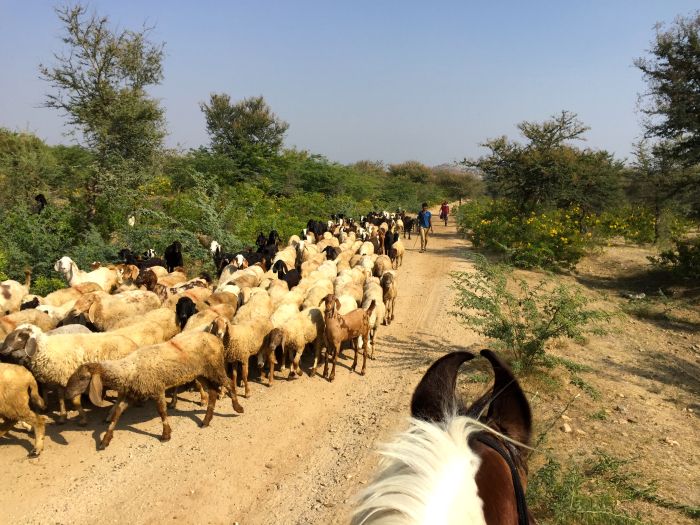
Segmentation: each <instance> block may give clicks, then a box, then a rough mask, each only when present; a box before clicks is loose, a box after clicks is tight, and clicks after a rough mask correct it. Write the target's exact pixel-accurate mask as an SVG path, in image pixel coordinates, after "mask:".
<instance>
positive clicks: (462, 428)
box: [351, 416, 486, 525]
mask: <svg viewBox="0 0 700 525" xmlns="http://www.w3.org/2000/svg"><path fill="white" fill-rule="evenodd" d="M484 427H485V425H484V424H483V423H480V422H478V421H476V420H474V419H471V418H468V417H464V416H453V417H449V418H447V420H446V421H445V422H443V423H432V422H427V421H423V420H420V419H416V418H411V419H410V426H409V428H408V430H406V431H405V432H403V433H401V434H399V435H398V436H397V438H396V439H395V440H394V441H393V442H392V443H388V444H386V445H384V446H383V447H382V448H381V449H380V453H381V455H382V456H383V457H382V461H381V463H380V472H379V474H378V475H377V477H376V478H375V480H374V481H373V482H372V483H371V484H369V485H368V486H367V487H366V488H365V489H364V490H363V491H362V492H361V493H360V494H359V495H358V496H357V499H356V502H355V503H356V504H355V508H354V510H353V516H352V522H351V523H352V524H353V525H363V524H366V525H370V524H372V525H374V524H382V525H409V524H410V525H419V524H425V525H428V524H441V525H442V524H444V525H452V524H455V525H456V524H465V523H468V524H472V525H485V523H486V521H485V519H484V513H483V502H482V501H481V498H480V497H479V494H478V489H477V486H476V473H477V471H478V470H479V465H480V464H481V459H480V458H479V456H478V455H477V454H476V453H475V452H474V451H472V450H471V448H469V443H468V439H469V435H470V434H471V433H473V432H478V431H481V430H484Z"/></svg>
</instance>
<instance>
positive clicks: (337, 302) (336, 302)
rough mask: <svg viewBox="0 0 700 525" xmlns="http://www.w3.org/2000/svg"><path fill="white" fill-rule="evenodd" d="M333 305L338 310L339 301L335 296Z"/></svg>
mask: <svg viewBox="0 0 700 525" xmlns="http://www.w3.org/2000/svg"><path fill="white" fill-rule="evenodd" d="M335 307H336V308H337V309H338V310H340V301H339V300H338V298H337V297H336V298H335Z"/></svg>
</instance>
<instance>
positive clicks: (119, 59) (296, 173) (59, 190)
mask: <svg viewBox="0 0 700 525" xmlns="http://www.w3.org/2000/svg"><path fill="white" fill-rule="evenodd" d="M57 14H58V16H59V18H60V19H61V21H62V23H63V27H64V34H63V35H62V37H63V39H64V40H63V41H64V43H65V45H64V47H63V48H62V49H59V50H58V51H57V53H56V55H55V58H54V60H53V62H52V63H49V64H44V65H41V66H40V67H39V73H40V75H41V76H42V78H44V79H45V80H46V82H47V87H48V88H49V94H48V96H47V98H46V100H45V101H44V102H45V106H46V107H47V108H48V109H47V111H49V110H55V111H58V112H60V113H61V114H62V115H64V116H65V118H66V122H67V128H66V131H67V133H68V134H69V135H70V137H71V139H72V140H71V141H72V142H73V144H72V145H59V146H50V145H47V144H46V143H44V142H43V141H42V140H41V139H40V138H38V137H37V136H35V135H33V134H31V133H26V132H15V131H11V130H7V129H0V277H2V278H3V279H5V278H13V279H23V277H22V276H23V271H24V269H25V268H31V269H32V271H33V274H34V275H33V288H34V289H33V292H35V293H41V294H45V293H48V292H50V291H51V290H52V289H54V288H56V287H58V286H62V282H61V281H59V280H58V279H57V277H58V276H57V275H56V274H55V273H54V272H53V264H54V262H55V261H56V260H57V259H59V258H60V257H62V256H64V255H69V256H70V257H71V258H73V259H74V260H75V261H76V262H77V263H78V265H79V266H80V267H81V268H84V267H86V266H87V265H88V264H90V263H91V262H92V261H103V262H110V261H113V260H115V258H116V254H117V252H118V251H119V250H120V249H121V248H125V247H128V248H130V249H131V250H133V251H135V252H142V251H145V250H146V249H148V248H154V249H155V250H156V251H157V252H159V253H162V251H163V249H164V248H165V247H166V246H167V245H169V244H170V243H171V242H172V241H173V240H176V239H177V240H179V241H180V242H181V243H182V245H183V249H184V251H185V257H186V258H187V259H188V261H189V262H190V263H195V264H194V265H195V267H196V266H198V265H201V267H202V268H203V269H205V270H209V271H212V270H213V266H211V262H210V259H211V258H210V256H209V254H208V251H207V248H208V245H207V243H206V242H205V241H206V240H207V239H211V238H214V239H216V240H217V241H218V242H220V243H221V244H222V245H223V246H224V247H225V248H226V249H227V250H231V251H233V250H237V249H240V248H242V247H244V246H250V245H252V244H253V241H254V239H255V237H256V236H257V234H258V233H259V232H261V231H264V232H265V233H267V232H268V231H269V230H270V229H273V228H274V229H277V230H278V232H279V233H280V235H281V236H282V238H283V239H286V238H287V237H288V236H289V235H291V234H292V233H300V231H301V229H302V228H303V227H305V225H306V222H307V221H308V219H309V218H315V219H322V220H323V219H329V218H330V215H331V214H336V213H342V214H345V215H349V216H353V217H356V218H359V216H360V215H362V214H366V213H367V212H369V211H372V210H380V211H381V210H390V211H395V210H396V209H397V208H401V209H406V210H407V211H408V212H416V211H417V208H418V207H419V206H420V203H421V202H423V201H428V202H431V203H433V202H438V201H440V200H442V199H444V198H448V199H451V200H457V199H459V198H468V197H473V196H475V195H476V194H477V193H478V192H479V191H481V190H480V188H481V183H480V181H479V180H478V179H476V178H474V177H473V176H472V175H470V174H469V173H468V172H467V171H465V170H463V169H458V168H455V167H449V166H448V167H442V168H440V167H438V168H431V167H428V166H425V165H423V164H421V163H419V162H416V161H407V162H403V163H398V164H390V165H385V164H383V163H382V162H375V161H361V162H356V163H354V164H352V165H343V164H339V163H337V162H333V161H331V160H329V159H326V158H324V157H323V156H321V155H317V154H314V153H313V152H309V151H300V150H295V149H288V148H285V147H284V137H285V133H286V131H287V130H288V128H289V126H290V124H289V123H287V122H284V121H283V120H282V119H281V118H280V117H279V116H277V115H276V114H275V113H274V112H273V110H272V108H270V106H269V105H268V104H267V103H266V101H265V99H264V98H263V97H262V96H253V97H247V98H242V99H240V100H233V99H232V98H231V96H230V95H228V94H227V93H213V94H212V95H211V97H210V99H209V100H208V101H205V102H202V103H201V105H200V108H201V110H202V117H203V118H202V125H203V126H206V130H207V132H208V134H209V137H210V143H209V144H208V145H207V146H206V147H201V148H196V149H191V150H187V151H176V150H168V149H167V148H165V146H164V142H163V140H164V137H165V136H166V135H167V131H168V130H167V127H166V122H165V119H164V110H163V108H162V106H161V105H160V102H159V101H158V100H157V99H155V98H153V97H152V96H150V95H149V93H148V89H149V88H150V87H153V86H155V85H158V84H159V83H160V82H162V80H163V78H164V75H165V74H166V72H165V71H164V70H163V67H162V63H163V56H164V52H165V44H163V43H158V42H153V41H152V40H151V39H150V34H149V30H148V29H142V30H137V31H132V30H128V29H125V30H115V29H114V27H113V25H112V24H111V22H110V20H109V19H108V18H107V17H102V16H99V15H97V14H91V12H90V11H89V10H88V9H87V8H86V7H83V6H80V5H77V6H72V7H66V8H59V9H58V10H57ZM46 56H47V57H50V56H51V50H46ZM292 125H293V124H292ZM39 194H42V195H43V196H44V197H45V199H46V201H47V203H48V204H47V205H46V207H44V208H43V209H40V208H41V206H40V204H39V203H38V202H37V201H36V200H35V197H36V196H37V195H39ZM129 217H133V218H134V221H135V224H134V226H129V221H128V219H129Z"/></svg>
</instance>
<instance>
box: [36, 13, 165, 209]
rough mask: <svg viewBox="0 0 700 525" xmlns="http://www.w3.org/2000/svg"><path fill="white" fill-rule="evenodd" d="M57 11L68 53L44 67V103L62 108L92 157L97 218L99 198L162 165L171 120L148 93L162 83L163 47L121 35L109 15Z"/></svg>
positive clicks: (89, 196) (89, 197) (143, 35)
mask: <svg viewBox="0 0 700 525" xmlns="http://www.w3.org/2000/svg"><path fill="white" fill-rule="evenodd" d="M56 12H57V14H58V17H59V19H60V20H61V22H62V23H63V26H64V31H65V33H64V35H63V37H62V40H63V43H64V44H65V46H66V49H65V51H64V52H63V53H59V54H56V55H55V62H56V63H55V65H53V66H45V65H41V66H40V67H39V69H40V72H41V76H42V78H43V79H45V80H46V81H48V82H49V83H50V85H51V86H52V87H53V88H54V92H53V93H49V94H48V95H47V96H46V102H45V106H46V107H49V108H54V109H58V110H60V111H62V112H63V113H64V114H65V115H66V117H67V121H68V124H70V125H72V126H74V127H75V131H74V133H75V134H78V135H80V137H81V138H82V139H83V140H84V141H85V143H86V145H87V146H88V148H89V149H90V150H91V151H92V152H93V154H94V159H95V164H94V167H93V169H92V174H91V175H90V176H89V177H88V178H87V180H86V181H85V201H86V208H87V218H88V221H92V220H93V219H94V218H95V216H96V214H97V210H98V205H99V200H100V198H104V197H106V196H107V195H109V198H110V199H113V198H114V197H115V196H116V195H117V194H123V193H124V189H125V188H130V187H133V186H134V185H136V184H139V183H140V182H142V180H143V178H144V176H145V174H147V173H148V171H149V168H151V167H152V166H153V165H154V164H155V162H156V160H157V157H158V153H159V151H160V150H161V147H162V142H163V137H164V136H165V119H164V113H163V109H162V108H161V107H160V104H159V103H158V101H157V100H155V99H153V98H151V97H149V96H148V94H147V93H146V88H147V87H148V86H152V85H156V84H159V83H160V82H161V80H162V78H163V70H162V61H163V45H162V44H153V43H151V42H150V41H149V40H148V34H149V31H150V29H149V28H146V27H144V28H142V29H140V30H138V31H132V30H123V31H115V30H113V29H111V28H110V22H109V18H108V17H106V16H104V17H102V16H98V15H96V14H88V12H87V8H86V7H84V6H81V5H77V6H73V7H63V8H59V9H57V11H56ZM108 203H109V201H105V203H104V204H108Z"/></svg>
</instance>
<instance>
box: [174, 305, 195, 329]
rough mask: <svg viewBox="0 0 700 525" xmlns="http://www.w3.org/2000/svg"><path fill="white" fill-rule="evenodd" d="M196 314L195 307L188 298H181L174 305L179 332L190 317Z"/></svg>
mask: <svg viewBox="0 0 700 525" xmlns="http://www.w3.org/2000/svg"><path fill="white" fill-rule="evenodd" d="M196 313H197V305H195V304H194V301H193V300H192V299H190V298H189V297H181V298H180V299H178V301H177V304H176V305H175V318H176V319H177V323H178V325H179V326H180V330H182V329H184V328H185V325H186V324H187V321H188V319H189V318H190V317H192V316H193V315H194V314H196Z"/></svg>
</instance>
